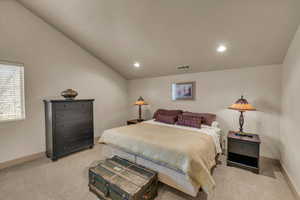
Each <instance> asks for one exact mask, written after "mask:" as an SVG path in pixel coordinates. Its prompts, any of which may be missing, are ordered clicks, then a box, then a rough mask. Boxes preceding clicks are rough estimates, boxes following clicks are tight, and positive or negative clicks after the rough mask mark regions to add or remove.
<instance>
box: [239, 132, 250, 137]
mask: <svg viewBox="0 0 300 200" xmlns="http://www.w3.org/2000/svg"><path fill="white" fill-rule="evenodd" d="M235 135H236V136H240V137H249V138H253V135H252V134H250V133H244V132H236V133H235Z"/></svg>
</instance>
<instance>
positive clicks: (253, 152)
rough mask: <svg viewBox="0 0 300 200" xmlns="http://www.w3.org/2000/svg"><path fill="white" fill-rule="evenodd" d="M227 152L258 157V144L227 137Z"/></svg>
mask: <svg viewBox="0 0 300 200" xmlns="http://www.w3.org/2000/svg"><path fill="white" fill-rule="evenodd" d="M228 152H230V153H235V154H240V155H245V156H249V157H259V144H257V143H252V142H246V141H241V140H235V139H230V138H229V140H228Z"/></svg>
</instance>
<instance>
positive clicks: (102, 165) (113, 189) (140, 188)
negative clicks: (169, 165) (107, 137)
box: [89, 156, 158, 200]
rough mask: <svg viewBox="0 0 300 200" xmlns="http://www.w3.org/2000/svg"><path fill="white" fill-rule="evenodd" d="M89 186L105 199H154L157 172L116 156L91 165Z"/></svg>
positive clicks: (156, 186)
mask: <svg viewBox="0 0 300 200" xmlns="http://www.w3.org/2000/svg"><path fill="white" fill-rule="evenodd" d="M89 188H90V191H91V192H93V193H94V194H96V195H97V196H98V197H99V198H100V199H104V200H152V199H154V198H155V197H156V196H157V188H158V179H157V173H156V172H154V171H152V170H149V169H146V168H145V167H142V166H140V165H137V164H135V163H132V162H130V161H128V160H125V159H122V158H120V157H118V156H114V157H113V158H111V159H106V160H103V161H99V162H98V163H97V164H95V165H94V166H92V167H90V169H89Z"/></svg>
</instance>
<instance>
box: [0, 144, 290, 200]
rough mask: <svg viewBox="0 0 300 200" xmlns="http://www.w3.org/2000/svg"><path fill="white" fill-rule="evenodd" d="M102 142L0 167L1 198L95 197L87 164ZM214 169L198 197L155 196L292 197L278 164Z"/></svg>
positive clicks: (168, 191) (163, 198) (164, 195)
mask: <svg viewBox="0 0 300 200" xmlns="http://www.w3.org/2000/svg"><path fill="white" fill-rule="evenodd" d="M101 147H102V146H101V145H96V146H95V147H94V149H91V150H85V151H82V152H79V153H75V154H73V155H70V156H68V157H65V158H62V159H60V160H58V161H57V162H52V161H51V160H49V159H47V158H43V159H39V160H35V161H32V162H28V163H25V164H22V165H19V166H16V167H12V168H9V169H5V170H2V171H0V199H1V200H96V199H97V198H96V196H94V195H93V194H92V193H90V192H89V190H88V186H87V184H88V178H87V173H88V166H89V165H90V164H91V163H92V162H93V161H95V160H99V159H101ZM222 159H223V161H222V163H223V164H221V165H218V167H217V168H216V169H215V171H214V175H213V176H214V178H215V180H216V183H217V187H216V190H215V191H214V192H213V193H212V194H210V195H205V194H204V193H203V192H201V193H200V194H199V197H197V198H190V197H189V196H187V195H185V194H183V193H181V192H178V191H176V190H174V189H172V188H170V187H168V186H165V185H161V187H160V189H159V195H158V197H157V198H156V199H157V200H184V199H197V200H283V199H284V200H294V197H293V195H292V193H291V190H290V189H289V187H288V185H287V183H286V181H285V180H284V177H283V175H282V174H281V172H280V170H279V166H277V165H276V163H273V162H272V161H270V160H262V170H261V174H260V175H257V174H254V173H251V172H248V171H245V170H242V169H238V168H232V167H227V166H225V164H224V163H225V162H224V160H225V158H224V157H223V158H222Z"/></svg>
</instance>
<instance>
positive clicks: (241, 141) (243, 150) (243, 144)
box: [227, 131, 260, 174]
mask: <svg viewBox="0 0 300 200" xmlns="http://www.w3.org/2000/svg"><path fill="white" fill-rule="evenodd" d="M235 133H236V132H234V131H229V133H228V136H227V165H228V166H235V167H240V168H243V169H246V170H250V171H252V172H254V173H257V174H258V173H259V149H260V138H259V136H258V135H257V134H248V135H251V136H252V137H249V136H237V135H236V134H235Z"/></svg>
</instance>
